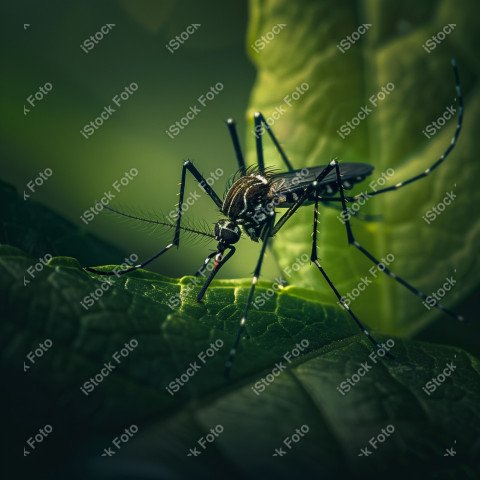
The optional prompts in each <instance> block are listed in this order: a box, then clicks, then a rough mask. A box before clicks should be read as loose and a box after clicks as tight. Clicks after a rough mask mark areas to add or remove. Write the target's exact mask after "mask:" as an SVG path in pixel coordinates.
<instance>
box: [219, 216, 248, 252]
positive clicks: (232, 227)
mask: <svg viewBox="0 0 480 480" xmlns="http://www.w3.org/2000/svg"><path fill="white" fill-rule="evenodd" d="M214 233H215V240H218V241H219V242H220V243H221V244H222V245H224V246H225V245H232V244H233V243H237V242H238V241H239V240H240V236H241V234H242V232H241V231H240V227H239V226H238V225H237V224H236V223H235V222H233V221H232V220H229V219H228V218H225V219H223V220H219V221H218V222H217V223H216V224H215V229H214Z"/></svg>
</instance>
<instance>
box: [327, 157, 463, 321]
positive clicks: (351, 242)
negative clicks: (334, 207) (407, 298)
mask: <svg viewBox="0 0 480 480" xmlns="http://www.w3.org/2000/svg"><path fill="white" fill-rule="evenodd" d="M335 171H336V173H337V185H338V189H339V192H340V197H341V198H342V208H343V212H342V213H343V218H344V224H345V228H346V230H347V240H348V243H349V245H353V246H354V247H356V248H357V249H358V250H360V251H361V252H362V253H363V254H364V255H365V256H366V257H367V258H368V259H369V260H370V261H372V262H373V263H374V264H375V265H376V266H377V267H380V268H379V270H381V271H383V273H385V274H386V275H388V276H389V277H390V278H393V279H394V280H395V281H397V282H398V283H400V284H401V285H403V286H404V287H405V288H407V289H408V290H410V291H411V292H412V293H413V294H414V295H416V296H417V297H420V298H423V299H424V300H426V299H427V295H425V293H423V292H422V291H420V290H418V288H415V287H414V286H413V285H411V284H410V283H408V282H407V281H406V280H404V279H403V278H401V277H399V276H398V275H396V274H395V273H393V272H392V271H391V270H390V269H389V268H387V267H386V266H385V265H384V264H383V263H381V262H380V261H379V260H378V259H377V258H375V257H374V256H373V255H372V254H371V253H370V252H369V251H368V250H367V249H366V248H364V247H362V245H360V244H359V243H358V242H357V241H356V240H355V237H354V235H353V231H352V226H351V225H350V220H349V217H348V215H347V206H346V201H345V197H344V193H343V185H342V180H341V176H340V167H339V166H338V162H337V163H336V164H335ZM434 306H435V307H436V308H438V309H439V310H441V311H442V312H445V313H446V314H447V315H450V316H451V317H453V318H456V319H457V320H460V321H463V320H464V318H463V317H462V316H460V315H458V314H456V313H455V312H453V311H452V310H449V309H448V308H446V307H444V306H443V305H442V304H440V303H438V302H436V303H435V305H434Z"/></svg>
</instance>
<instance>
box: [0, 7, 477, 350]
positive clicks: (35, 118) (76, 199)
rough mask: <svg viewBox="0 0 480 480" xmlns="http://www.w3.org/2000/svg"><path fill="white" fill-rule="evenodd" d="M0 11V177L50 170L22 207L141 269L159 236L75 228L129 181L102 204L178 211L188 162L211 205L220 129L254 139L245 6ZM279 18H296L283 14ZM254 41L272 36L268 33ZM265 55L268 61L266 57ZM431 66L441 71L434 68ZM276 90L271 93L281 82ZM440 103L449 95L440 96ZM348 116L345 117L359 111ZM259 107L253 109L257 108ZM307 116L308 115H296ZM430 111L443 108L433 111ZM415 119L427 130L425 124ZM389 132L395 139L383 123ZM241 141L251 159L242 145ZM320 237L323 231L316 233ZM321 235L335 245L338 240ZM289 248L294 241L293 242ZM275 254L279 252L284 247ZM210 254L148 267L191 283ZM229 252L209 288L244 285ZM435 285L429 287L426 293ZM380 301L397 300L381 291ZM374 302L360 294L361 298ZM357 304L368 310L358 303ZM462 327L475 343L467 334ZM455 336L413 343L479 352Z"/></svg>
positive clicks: (114, 223) (430, 334)
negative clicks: (205, 185)
mask: <svg viewBox="0 0 480 480" xmlns="http://www.w3.org/2000/svg"><path fill="white" fill-rule="evenodd" d="M268 5H273V7H272V12H271V14H272V19H273V18H275V13H276V12H275V6H274V3H269V4H268ZM435 6H436V4H435V2H430V3H429V6H428V8H431V9H432V11H433V8H434V7H435ZM1 8H2V11H3V14H2V17H3V18H5V19H6V18H8V22H4V26H3V28H2V31H1V33H0V35H1V38H2V49H3V56H2V57H3V71H4V75H2V76H1V77H0V82H1V87H2V90H1V91H2V111H3V113H4V114H3V115H2V119H1V121H2V125H1V128H0V135H1V146H0V149H1V152H0V153H1V158H2V166H3V169H2V178H3V179H4V180H6V181H8V182H11V183H13V184H14V185H15V186H16V187H17V188H18V190H19V191H20V192H23V191H24V190H25V189H26V188H27V187H26V185H27V183H28V182H30V181H31V180H33V179H34V178H35V177H36V176H37V175H38V173H39V172H40V171H43V170H44V169H45V168H51V169H52V170H53V172H54V173H53V175H52V177H51V178H50V179H49V180H47V181H46V183H45V184H44V185H43V186H41V187H39V188H38V190H37V191H36V192H35V193H33V194H32V195H31V200H35V201H39V202H42V203H44V204H46V205H47V206H50V207H52V208H53V209H55V210H56V211H58V212H59V213H60V214H62V215H64V216H65V217H67V218H69V219H70V220H71V221H72V222H73V223H74V224H75V225H77V226H79V227H80V228H83V229H84V230H85V231H88V232H91V233H93V234H96V235H98V236H99V237H101V238H102V239H104V240H106V241H107V242H109V243H111V244H113V245H116V246H118V247H120V248H121V249H122V250H123V251H124V252H125V253H127V254H130V253H136V254H138V256H139V257H140V258H145V257H147V256H149V255H151V254H152V253H154V252H155V251H157V250H158V249H159V248H160V247H161V246H163V245H164V244H165V242H166V241H167V242H168V241H169V239H170V235H171V233H170V232H167V233H166V234H165V235H160V234H159V232H155V233H152V232H146V231H144V230H142V229H139V228H138V226H136V225H134V224H128V223H123V222H120V221H118V219H116V218H114V217H112V216H110V215H98V216H96V217H95V219H94V220H93V221H92V222H91V223H90V224H89V225H87V226H85V225H84V224H83V223H82V222H81V221H80V215H81V214H82V213H83V212H84V211H85V210H86V209H88V208H90V207H91V206H92V205H93V204H94V203H95V201H96V200H98V199H99V198H101V197H102V195H103V193H104V192H105V191H108V190H112V183H113V182H114V181H118V180H119V179H120V178H122V176H123V175H124V173H125V172H126V171H129V170H130V169H131V168H136V169H137V170H138V172H139V174H138V176H137V177H136V178H135V180H133V181H132V182H131V183H130V184H129V185H128V186H127V187H125V188H123V189H122V191H121V192H120V193H118V194H117V196H116V198H115V200H114V201H113V202H112V204H113V205H120V206H122V207H125V208H126V209H127V210H129V209H144V210H153V211H163V212H164V213H168V212H170V211H171V210H172V209H173V208H174V205H175V203H176V201H177V196H176V195H177V193H178V182H179V180H180V170H181V163H182V161H183V160H185V159H186V158H189V159H191V160H193V161H194V162H195V164H196V165H197V166H198V168H199V169H200V170H201V171H202V172H203V173H204V174H205V175H206V176H208V175H209V174H210V172H212V171H214V170H215V169H216V168H222V169H223V171H224V176H223V178H221V179H219V181H218V182H216V183H215V184H214V188H215V189H216V191H217V192H218V193H219V194H220V195H221V194H222V193H223V190H224V185H225V182H226V181H227V179H228V177H229V176H230V175H231V174H233V173H234V172H235V170H236V162H235V157H234V153H233V149H232V146H231V143H230V139H229V136H228V133H227V129H226V127H225V125H224V120H225V119H227V118H228V117H233V118H235V119H237V123H238V128H239V134H240V139H241V142H242V144H243V145H245V143H246V138H247V135H248V134H250V135H251V132H250V130H251V126H252V125H251V124H252V122H251V118H247V115H246V112H247V106H248V105H251V104H252V99H253V103H255V100H256V98H257V97H256V95H258V91H257V92H255V91H254V92H253V93H252V88H253V86H254V82H255V78H256V73H255V67H254V65H253V64H252V62H251V60H250V59H249V58H248V57H247V53H246V52H247V43H249V42H250V40H251V39H250V40H249V39H247V37H246V31H247V24H248V17H249V12H248V2H246V1H233V0H231V1H223V2H220V1H218V0H211V1H209V2H202V3H200V2H195V1H192V0H185V1H178V2H176V1H173V0H164V1H161V2H157V1H154V0H143V1H139V0H119V1H104V2H93V1H84V2H60V1H52V2H49V3H48V4H38V3H37V2H34V1H22V2H9V3H8V4H4V5H2V7H1ZM428 8H427V6H425V7H422V8H420V7H419V8H418V9H414V10H412V11H411V17H412V21H417V20H418V19H419V18H423V17H425V18H427V17H428ZM342 9H344V10H345V11H350V10H349V9H350V7H349V3H348V2H347V3H345V4H342V7H341V9H340V10H339V11H343V10H342ZM372 9H373V7H372ZM300 10H301V9H300ZM279 12H280V14H281V11H280V10H279ZM286 14H287V15H288V14H292V15H294V9H292V11H291V12H290V13H289V12H286ZM292 18H294V17H292ZM392 18H395V15H393V16H392ZM261 19H262V15H261V14H258V15H257V17H256V21H257V22H259V21H261ZM297 20H298V19H296V20H293V21H297ZM377 20H378V22H379V23H380V24H385V25H387V24H388V21H387V20H386V19H383V20H382V19H381V18H380V19H377ZM345 23H346V25H347V22H346V21H345ZM106 24H115V27H113V29H112V30H111V31H110V33H108V34H107V35H105V37H104V38H103V40H101V41H100V42H99V43H98V45H96V46H95V47H94V48H93V49H92V50H91V51H89V53H85V52H84V50H82V49H81V48H80V44H81V43H82V42H83V41H84V40H86V39H87V38H88V37H90V36H91V35H93V34H95V32H97V31H99V30H100V28H101V27H102V26H103V25H106ZM191 24H201V26H200V27H199V28H198V29H197V30H196V31H195V33H193V35H192V37H191V38H190V39H188V40H186V41H185V42H184V43H183V44H182V45H181V46H180V48H179V49H178V50H176V51H175V52H174V53H171V52H170V51H169V50H168V49H167V48H166V44H167V42H169V41H170V40H171V39H172V38H174V37H175V36H176V35H180V34H181V33H182V32H183V31H185V29H186V28H187V27H188V26H189V25H191ZM307 27H308V25H307ZM265 28H266V29H267V30H268V29H269V28H270V26H269V23H268V21H267V22H266V24H265ZM345 28H347V26H346V27H345ZM348 28H350V27H348ZM432 28H433V27H432ZM307 30H308V28H307ZM307 30H306V31H307ZM252 31H253V32H254V30H252ZM465 31H467V30H464V31H462V34H463V33H464V32H465ZM283 35H284V37H283V40H282V41H285V38H288V37H287V35H290V33H285V34H283ZM319 38H321V37H319ZM250 43H251V42H250ZM307 46H308V45H307ZM292 48H293V47H292ZM267 53H269V52H268V51H267ZM272 53H274V52H272ZM275 54H276V55H277V56H278V55H279V50H278V49H277V51H276V53H275ZM293 54H295V52H293ZM289 55H292V52H289ZM294 56H295V55H294ZM261 61H262V62H264V63H265V64H266V65H267V73H265V72H263V73H262V76H261V77H260V78H259V82H257V85H258V84H262V85H265V84H267V85H268V83H269V82H270V81H271V80H272V79H273V76H272V78H270V77H269V75H268V68H270V69H271V71H272V72H273V71H274V68H275V66H278V68H279V69H280V70H281V69H286V71H288V65H284V64H282V59H281V58H280V59H279V58H277V57H275V55H273V56H271V55H269V54H268V55H267V54H265V55H263V56H262V57H261ZM439 63H440V62H439ZM441 65H442V68H443V65H444V62H441ZM445 67H446V68H444V69H443V70H442V71H446V70H447V69H448V65H445ZM465 76H467V75H465ZM469 76H470V75H469ZM279 78H280V82H281V80H282V78H281V76H280V77H279ZM467 80H468V79H467ZM272 81H273V80H272ZM276 81H277V82H278V78H276ZM450 81H451V79H450V78H448V82H450ZM46 82H51V83H52V85H53V90H52V92H50V93H49V94H48V95H47V96H46V97H45V98H44V99H43V100H42V101H39V102H38V103H37V105H36V106H35V108H33V109H31V111H30V112H29V113H28V115H24V112H23V106H24V105H26V104H27V102H26V98H27V97H28V96H29V95H31V94H34V93H35V92H36V91H37V90H38V88H39V87H40V86H42V85H44V84H45V83H46ZM132 82H135V83H137V84H138V91H136V92H135V93H134V94H133V95H132V96H131V98H129V99H128V100H126V101H125V102H123V103H122V105H121V107H119V108H117V110H116V112H115V113H113V115H112V116H111V118H109V119H108V120H107V121H106V122H105V123H104V125H103V126H102V127H100V128H99V129H98V130H97V131H96V132H95V133H94V135H93V136H91V137H89V138H88V139H86V138H84V136H82V135H81V133H80V129H81V128H82V127H83V126H84V125H85V124H87V123H88V122H90V121H92V120H93V119H94V118H95V117H97V116H98V115H99V114H100V113H101V111H102V110H103V108H104V107H105V106H107V105H109V104H112V97H114V96H115V95H117V94H119V93H120V92H121V91H122V90H123V89H124V88H125V86H127V85H129V84H130V83H132ZM218 82H221V83H222V84H223V86H224V88H223V90H222V91H221V92H220V93H219V94H218V95H217V96H216V97H215V99H214V100H213V101H211V102H208V104H207V105H206V106H205V107H204V108H202V110H201V112H200V114H199V115H198V116H197V117H196V118H195V119H193V120H192V121H191V122H190V124H189V125H188V126H187V127H186V128H185V129H184V130H183V131H181V133H180V134H179V135H178V136H176V137H175V138H173V139H172V138H170V137H169V136H168V135H167V134H166V133H165V130H166V129H167V128H168V127H169V126H170V125H171V124H173V123H174V122H175V121H177V120H180V118H181V117H183V116H184V115H185V113H186V112H187V111H188V110H189V109H190V107H191V106H194V105H196V104H197V105H198V101H197V99H198V97H199V96H200V95H202V94H205V93H206V92H207V91H209V89H210V88H211V87H212V86H213V85H215V84H217V83H218ZM467 83H469V82H467ZM272 85H273V84H272ZM445 88H447V87H446V86H445ZM448 90H449V91H450V90H451V89H450V85H449V86H448ZM275 92H276V90H275V88H271V91H270V92H269V93H271V94H272V96H274V95H275ZM263 100H264V101H267V100H266V98H263ZM353 103H354V107H355V108H357V107H358V104H357V103H356V102H353ZM259 104H260V107H261V108H262V109H263V108H264V106H263V105H261V101H259ZM306 105H307V108H308V103H307V102H306ZM438 108H439V109H440V108H441V109H443V104H442V105H439V106H438ZM299 111H301V110H300V109H298V110H297V113H298V112H299ZM426 115H427V117H428V118H430V116H431V115H432V113H431V112H430V113H428V112H427V113H426ZM290 117H291V118H289V119H286V120H282V122H279V125H278V126H276V127H275V128H276V129H277V127H278V129H277V133H278V132H280V134H279V137H280V138H281V140H282V141H283V142H284V143H285V144H286V145H287V147H288V145H289V144H290V147H291V146H292V145H291V144H295V143H296V145H297V148H298V138H297V139H296V141H295V138H291V137H292V134H291V130H289V129H290V126H291V124H292V123H293V122H294V121H295V118H294V116H293V115H291V116H290ZM397 118H398V117H397ZM289 122H290V123H289ZM331 127H332V126H331V125H329V128H331ZM302 128H303V126H301V129H302ZM392 128H395V125H394V124H393V123H392ZM289 132H290V133H289ZM310 133H311V132H310ZM417 133H418V132H417ZM303 134H305V132H304V133H303ZM303 134H302V135H303ZM248 142H249V143H250V147H251V144H252V139H251V138H250V139H249V140H248ZM267 148H269V150H268V151H267V157H268V158H267V161H268V160H269V159H270V157H272V156H271V155H269V154H268V152H271V151H272V150H271V146H270V147H267ZM250 150H251V149H250ZM291 150H293V151H292V152H291V155H292V156H293V157H294V160H295V164H296V165H297V164H300V162H303V158H299V152H298V151H295V148H293V149H291ZM327 150H328V149H327ZM287 151H289V150H288V148H287ZM295 153H296V154H297V155H295ZM309 160H310V161H312V158H310V159H309ZM354 160H358V159H357V158H354ZM360 160H363V161H368V159H365V158H361V159H360ZM430 185H432V184H430ZM194 190H196V191H199V189H198V187H196V185H195V184H194V182H193V181H192V179H190V181H189V184H188V186H187V194H188V192H191V191H194ZM392 211H393V210H392ZM412 212H413V209H412ZM305 215H309V214H308V213H306V214H305ZM186 216H187V217H190V218H201V219H205V220H206V221H207V222H208V223H213V222H214V221H215V220H216V219H217V218H218V212H216V211H215V210H214V208H212V204H211V202H210V201H209V200H208V199H206V198H205V195H204V194H203V195H202V198H201V199H200V200H199V201H198V202H196V203H195V205H194V206H193V207H192V208H191V209H189V211H188V212H187V215H186ZM305 218H306V217H305ZM324 218H325V217H324ZM327 218H328V215H327ZM444 218H446V217H444ZM337 223H338V222H337ZM308 224H310V221H308ZM335 226H336V227H337V229H339V228H340V227H339V225H335ZM328 230H329V231H330V229H328ZM329 231H328V232H326V231H325V229H324V230H323V234H325V233H327V234H329ZM332 232H333V230H332ZM333 234H334V235H337V233H336V230H335V232H334V233H333ZM327 240H328V242H327V243H329V242H330V243H329V245H330V244H331V245H336V244H337V242H336V240H335V241H334V242H332V241H331V239H327ZM296 241H297V243H298V242H299V240H298V238H297V239H296ZM300 243H301V242H300ZM300 243H298V244H300ZM285 245H286V248H290V245H291V243H288V242H286V243H285ZM329 245H327V248H328V247H329ZM213 246H214V244H210V245H206V244H199V245H195V244H189V243H186V242H183V244H182V245H181V248H180V250H178V251H171V252H169V253H168V255H166V256H165V257H163V258H162V259H160V260H158V261H156V262H154V263H153V264H151V266H150V267H149V268H151V269H152V270H154V271H158V272H161V273H164V274H166V275H171V276H175V277H178V276H182V275H185V274H191V273H193V272H194V271H195V270H196V269H197V268H198V266H199V265H200V264H201V262H202V260H203V258H204V257H205V255H206V254H207V253H208V252H210V251H211V248H212V247H213ZM238 250H239V253H238V254H237V255H236V256H235V257H233V259H232V260H231V261H230V262H229V263H228V264H227V265H226V266H225V268H224V269H223V270H222V272H221V274H220V276H221V277H224V278H230V277H247V276H249V275H250V274H251V272H252V270H253V266H254V263H255V258H256V252H257V251H258V245H256V244H253V243H252V242H250V241H249V240H246V239H242V240H241V241H240V243H239V249H238ZM342 255H343V254H342ZM348 255H350V253H348ZM331 257H332V256H331V255H329V258H328V262H329V265H330V264H332V265H333V268H334V272H335V271H336V272H340V267H339V266H338V265H335V263H337V264H338V262H335V261H334V260H333V259H332V258H331ZM342 258H343V257H342ZM122 260H123V257H121V258H118V262H119V263H120V262H121V261H122ZM277 273H278V267H277V266H276V264H275V262H274V260H273V259H272V257H271V255H269V256H268V257H267V259H266V262H265V266H264V270H263V276H264V278H267V279H268V278H273V277H274V276H275V275H277ZM341 273H342V275H340V274H339V275H338V276H339V277H341V282H343V281H345V279H346V278H347V277H348V272H347V276H346V275H344V273H345V272H341ZM400 273H402V272H400ZM312 275H313V273H312ZM350 277H351V278H350V280H349V281H350V282H354V281H355V279H356V276H354V275H350ZM410 277H411V276H410ZM410 277H409V278H410ZM411 279H412V280H414V278H411ZM337 281H338V279H337ZM341 285H342V286H343V284H341ZM433 286H434V285H431V282H429V283H428V288H431V287H433ZM318 288H319V290H320V291H323V293H326V294H325V295H323V298H328V299H329V301H331V295H330V292H328V291H326V290H325V288H324V285H319V286H318ZM389 288H392V289H399V288H401V287H399V286H397V285H391V286H389ZM373 292H374V290H373V289H372V291H371V292H370V294H373ZM365 298H366V299H367V300H368V302H370V303H371V300H370V299H369V298H368V295H366V297H365ZM475 298H476V296H475V295H473V296H471V298H470V299H469V300H467V301H466V302H465V303H464V305H463V306H460V307H459V311H460V313H462V314H464V315H465V316H468V317H470V318H472V317H473V318H474V317H475V316H476V311H477V307H478V300H475ZM375 301H376V300H375ZM410 301H414V299H413V297H412V298H410V297H408V304H409V303H410ZM370 317H371V315H370ZM366 323H368V320H367V319H366ZM471 328H472V329H473V330H475V327H474V326H473V327H471ZM475 331H478V329H477V330H475ZM463 332H465V330H464V329H459V328H458V325H456V324H454V322H452V321H451V320H450V319H449V318H445V317H441V318H440V320H439V321H438V322H436V323H434V324H432V325H431V326H429V327H428V329H427V330H425V331H424V332H422V333H421V335H420V336H421V338H426V339H430V340H437V341H439V342H446V343H447V342H450V343H451V340H452V338H456V337H455V336H458V337H461V338H458V344H460V345H462V346H465V347H467V348H469V349H470V350H471V351H474V352H478V351H479V348H478V346H477V345H476V343H477V342H476V341H475V335H472V330H468V332H467V333H466V334H465V333H463Z"/></svg>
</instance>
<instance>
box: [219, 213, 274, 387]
mask: <svg viewBox="0 0 480 480" xmlns="http://www.w3.org/2000/svg"><path fill="white" fill-rule="evenodd" d="M272 229H273V221H272V222H271V223H269V224H267V226H266V228H265V230H264V233H263V235H262V239H263V241H262V247H261V249H260V256H259V257H258V261H257V266H256V267H255V272H254V273H253V278H252V284H251V285H250V290H249V292H248V297H247V303H246V304H245V307H244V309H243V315H242V318H241V320H240V325H239V327H238V331H237V336H236V337H235V341H234V342H233V345H232V348H231V349H230V352H229V354H228V358H227V361H226V362H225V377H226V378H228V377H229V376H230V372H231V371H232V367H233V362H234V361H235V357H236V355H237V348H238V344H239V343H240V339H241V338H242V335H243V333H244V331H245V325H246V323H247V316H248V311H249V310H250V306H251V304H252V301H253V295H254V293H255V286H256V284H257V282H258V278H259V277H260V271H261V269H262V263H263V258H264V257H265V250H266V248H267V245H268V241H269V239H270V234H271V232H272Z"/></svg>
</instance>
